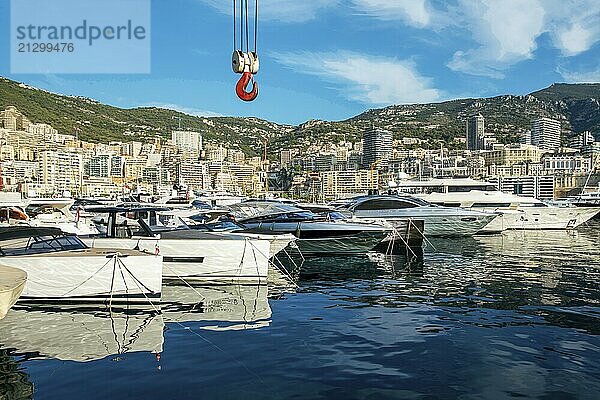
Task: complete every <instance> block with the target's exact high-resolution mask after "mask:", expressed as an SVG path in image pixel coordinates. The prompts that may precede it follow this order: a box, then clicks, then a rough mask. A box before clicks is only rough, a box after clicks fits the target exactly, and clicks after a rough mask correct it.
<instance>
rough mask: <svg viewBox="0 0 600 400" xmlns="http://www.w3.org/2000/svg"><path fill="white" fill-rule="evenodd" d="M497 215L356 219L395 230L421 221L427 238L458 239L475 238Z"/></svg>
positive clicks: (421, 215) (422, 215) (442, 215)
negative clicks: (407, 223)
mask: <svg viewBox="0 0 600 400" xmlns="http://www.w3.org/2000/svg"><path fill="white" fill-rule="evenodd" d="M496 216H497V214H491V213H490V214H484V213H470V214H464V215H444V214H441V213H438V214H437V215H427V214H420V215H418V216H416V217H414V218H410V217H400V216H397V217H383V218H361V217H354V218H358V219H360V220H363V221H366V222H375V223H384V224H390V225H391V226H392V227H394V229H403V228H404V227H405V226H406V221H408V220H412V219H414V220H419V221H423V223H424V232H423V234H424V235H425V237H456V236H473V235H475V234H477V233H478V232H479V231H481V229H483V228H484V227H485V226H486V225H488V224H489V223H490V222H491V221H492V220H493V219H494V218H496Z"/></svg>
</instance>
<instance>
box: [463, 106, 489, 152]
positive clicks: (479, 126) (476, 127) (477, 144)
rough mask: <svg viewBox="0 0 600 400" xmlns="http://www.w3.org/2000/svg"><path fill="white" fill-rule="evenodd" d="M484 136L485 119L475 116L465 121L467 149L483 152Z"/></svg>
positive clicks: (481, 116) (478, 115) (479, 115)
mask: <svg viewBox="0 0 600 400" xmlns="http://www.w3.org/2000/svg"><path fill="white" fill-rule="evenodd" d="M484 136H485V118H483V115H481V114H477V115H474V116H472V117H470V118H469V119H468V120H467V149H468V150H483V149H484V145H485V143H484Z"/></svg>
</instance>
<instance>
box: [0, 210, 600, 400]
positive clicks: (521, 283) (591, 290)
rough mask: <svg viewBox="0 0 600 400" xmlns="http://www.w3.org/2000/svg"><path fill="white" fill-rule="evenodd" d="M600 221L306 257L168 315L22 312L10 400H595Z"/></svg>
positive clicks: (4, 379)
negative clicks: (418, 248)
mask: <svg viewBox="0 0 600 400" xmlns="http://www.w3.org/2000/svg"><path fill="white" fill-rule="evenodd" d="M599 243H600V223H599V222H598V221H595V222H593V223H591V224H589V225H588V226H585V227H582V228H581V229H578V230H577V231H573V232H565V231H543V232H542V231H539V232H518V231H513V232H505V233H504V234H502V235H492V236H478V237H473V238H465V239H438V240H435V241H433V240H432V241H430V242H429V241H428V242H427V243H426V247H425V249H424V251H423V256H422V257H418V255H417V257H415V256H413V255H411V254H409V256H407V257H402V256H384V255H381V254H369V255H365V256H353V257H323V258H308V259H306V261H305V262H304V263H303V264H302V265H301V267H300V270H296V271H292V274H293V276H294V278H295V279H296V283H297V286H295V285H291V284H289V283H285V280H284V279H283V278H282V277H278V278H277V279H273V281H272V282H271V283H270V284H269V286H268V287H266V286H265V287H257V286H235V285H234V286H213V287H201V286H198V287H195V286H194V287H189V286H186V285H185V284H183V283H182V284H181V285H175V286H165V288H164V293H163V304H162V305H161V306H160V307H161V310H162V313H160V314H157V313H156V312H154V311H153V310H135V309H131V310H117V311H110V312H109V311H104V310H95V309H88V310H81V309H79V310H70V309H68V308H65V307H51V308H37V309H36V308H24V307H23V306H20V307H16V308H15V309H13V310H11V311H10V312H9V313H8V315H7V316H6V318H5V319H4V320H2V321H0V399H27V398H36V399H61V400H63V399H106V398H112V399H120V398H128V399H137V398H140V399H174V398H193V399H198V398H211V399H212V398H218V399H254V398H256V399H378V400H379V399H388V398H389V399H403V398H405V399H454V398H460V399H507V398H513V397H520V398H538V399H598V398H600V248H599V247H598V245H599Z"/></svg>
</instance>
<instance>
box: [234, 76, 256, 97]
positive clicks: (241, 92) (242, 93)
mask: <svg viewBox="0 0 600 400" xmlns="http://www.w3.org/2000/svg"><path fill="white" fill-rule="evenodd" d="M250 81H252V91H251V92H247V91H246V88H247V87H248V84H249V83H250ZM235 92H236V93H237V95H238V97H239V98H240V99H242V100H244V101H252V100H254V99H256V97H257V96H258V83H256V82H255V81H254V79H252V73H251V72H250V71H246V72H244V73H242V77H241V78H240V80H239V81H238V83H237V85H235Z"/></svg>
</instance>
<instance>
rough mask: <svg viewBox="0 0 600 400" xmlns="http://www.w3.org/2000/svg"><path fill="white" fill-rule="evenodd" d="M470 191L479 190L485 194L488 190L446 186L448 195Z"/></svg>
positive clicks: (483, 187) (475, 187)
mask: <svg viewBox="0 0 600 400" xmlns="http://www.w3.org/2000/svg"><path fill="white" fill-rule="evenodd" d="M471 190H480V191H484V192H485V191H486V190H488V186H485V185H482V186H448V193H457V192H470V191H471Z"/></svg>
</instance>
